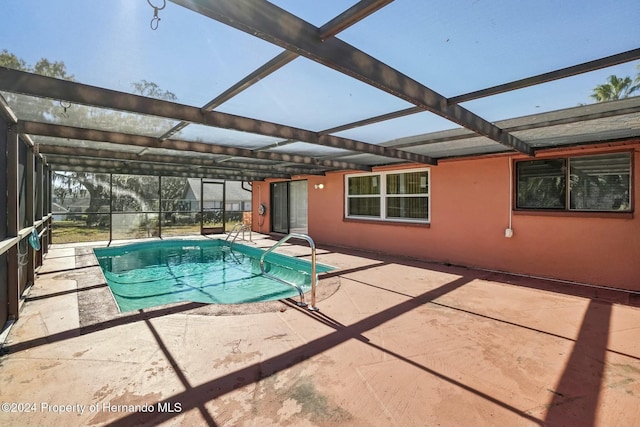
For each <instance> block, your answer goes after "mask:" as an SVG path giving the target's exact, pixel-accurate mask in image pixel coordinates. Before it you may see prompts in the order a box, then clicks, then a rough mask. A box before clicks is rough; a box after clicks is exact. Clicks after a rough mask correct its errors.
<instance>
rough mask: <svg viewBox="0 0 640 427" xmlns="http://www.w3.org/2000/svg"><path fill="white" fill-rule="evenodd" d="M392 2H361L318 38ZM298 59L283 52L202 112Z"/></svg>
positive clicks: (182, 125) (322, 30) (172, 131)
mask: <svg viewBox="0 0 640 427" xmlns="http://www.w3.org/2000/svg"><path fill="white" fill-rule="evenodd" d="M392 1H393V0H362V1H360V2H358V3H357V4H355V5H354V6H352V7H350V8H349V9H347V10H346V11H345V12H343V13H341V14H340V15H338V16H337V17H335V18H334V19H332V20H331V21H329V22H327V23H326V24H325V25H323V26H322V27H321V28H320V38H322V39H326V38H328V37H330V36H333V35H336V34H338V33H339V32H340V31H343V30H345V29H346V28H348V27H349V26H351V25H353V24H355V23H356V22H358V21H360V20H362V19H364V18H365V17H366V16H368V15H370V14H372V13H374V12H375V11H376V10H378V9H380V8H382V7H384V6H386V5H387V4H389V3H391V2H392ZM297 57H298V54H296V53H295V52H291V51H288V50H285V51H284V52H282V53H280V54H279V55H277V56H276V57H274V58H272V59H271V60H270V61H268V62H267V63H265V64H264V65H262V66H261V67H259V68H258V69H256V70H255V71H253V72H252V73H250V74H249V75H248V76H246V77H245V78H243V79H242V80H240V81H239V82H237V83H236V84H234V85H233V86H231V87H230V88H229V89H227V90H225V91H224V92H223V93H221V94H220V95H218V96H217V97H215V98H214V99H212V100H211V101H209V102H208V103H206V104H205V105H204V106H203V107H202V110H203V111H211V110H214V109H216V108H217V107H218V106H220V105H222V104H223V103H225V102H227V101H228V100H229V99H231V98H233V97H234V96H236V95H238V94H239V93H241V92H242V91H244V90H245V89H247V88H249V87H251V86H253V85H254V84H255V83H257V82H259V81H260V80H262V79H263V78H265V77H267V76H268V75H270V74H272V73H273V72H275V71H277V70H279V69H280V68H282V67H284V66H285V65H287V64H288V63H289V62H291V61H293V60H294V59H296V58H297ZM188 124H189V123H188V122H184V121H183V122H180V123H178V124H177V125H175V126H174V127H172V128H171V129H169V130H168V131H167V132H165V133H164V134H163V135H162V136H161V137H160V139H161V140H165V139H168V138H170V137H171V136H172V135H174V134H175V133H176V132H178V131H180V130H182V129H184V128H185V127H186V126H187V125H188Z"/></svg>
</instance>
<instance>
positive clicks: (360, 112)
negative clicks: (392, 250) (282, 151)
mask: <svg viewBox="0 0 640 427" xmlns="http://www.w3.org/2000/svg"><path fill="white" fill-rule="evenodd" d="M151 2H152V3H153V4H156V5H161V4H162V2H163V0H151ZM273 3H275V4H276V5H278V6H279V7H281V8H283V9H285V10H288V11H290V12H292V13H295V14H297V15H299V16H300V17H302V18H303V19H305V20H307V21H308V22H310V23H312V24H313V25H316V26H321V25H323V24H324V23H325V22H327V21H329V20H330V19H331V18H333V17H334V16H335V15H338V14H339V13H340V12H342V11H343V10H346V9H347V8H348V7H350V6H351V5H353V4H354V3H355V0H323V1H317V0H275V1H273ZM2 8H3V15H4V16H5V17H7V16H8V17H10V19H4V20H3V21H4V22H3V25H2V26H1V27H0V50H2V49H7V50H8V51H9V52H12V53H14V54H16V55H17V56H18V57H20V58H22V59H24V60H25V61H26V62H27V63H28V64H30V65H33V64H35V62H37V61H38V60H39V59H40V58H47V59H49V60H55V61H63V62H64V63H65V64H66V66H67V70H68V72H69V73H71V74H73V75H74V76H75V78H76V80H77V81H79V82H82V83H86V84H90V85H96V86H101V87H106V88H109V89H115V90H120V91H125V92H131V91H132V86H131V84H132V83H134V82H138V81H141V80H143V79H144V80H147V81H151V82H154V83H156V84H158V85H159V86H160V87H161V88H162V89H164V90H168V91H171V92H173V93H175V94H176V95H177V97H178V102H180V103H183V104H188V105H194V106H202V105H204V104H205V103H207V102H208V101H210V100H211V99H213V98H215V97H216V96H217V95H219V94H220V93H222V92H223V91H224V90H225V89H227V88H228V87H229V86H231V85H233V84H234V83H235V82H237V81H238V80H240V79H241V78H243V77H244V76H246V75H247V74H249V73H250V72H252V71H253V70H255V69H256V68H258V67H259V66H260V65H262V64H263V63H265V62H266V61H268V60H269V59H271V58H272V57H274V56H276V55H277V54H278V53H280V52H281V51H282V49H281V48H279V47H277V46H274V45H272V44H270V43H268V42H265V41H263V40H260V39H258V38H256V37H253V36H251V35H248V34H245V33H242V32H240V31H238V30H235V29H233V28H230V27H227V26H225V25H223V24H220V23H218V22H215V21H212V20H210V19H209V18H206V17H203V16H200V15H198V14H196V13H194V12H192V11H189V10H187V9H184V8H182V7H180V6H177V5H176V4H173V3H171V2H169V1H167V6H166V8H164V9H162V10H160V11H159V17H160V19H161V20H160V22H159V23H158V28H157V30H155V31H154V30H152V29H151V28H150V21H151V18H152V17H153V9H152V8H151V7H150V5H149V3H148V1H147V0H91V1H87V0H57V1H55V2H52V1H44V0H2ZM639 22H640V3H638V1H637V0H618V1H616V0H610V1H604V0H603V1H593V0H536V1H519V0H493V1H488V0H429V1H427V0H395V1H394V2H392V3H391V4H390V5H388V6H386V7H385V8H383V9H382V10H380V11H378V12H376V13H375V14H373V15H371V16H369V17H367V18H366V19H365V20H363V21H361V22H359V23H357V24H356V25H355V26H353V27H351V28H348V29H347V30H345V31H344V32H342V33H340V34H339V35H338V36H337V37H339V38H340V39H342V40H343V41H345V42H347V43H349V44H352V45H353V46H355V47H356V48H358V49H361V50H363V51H365V52H367V53H368V54H370V55H372V56H374V57H376V58H377V59H379V60H381V61H383V62H385V63H387V64H388V65H390V66H392V67H394V68H396V69H397V70H399V71H401V72H402V73H404V74H406V75H408V76H409V77H411V78H413V79H415V80H417V81H419V82H420V83H422V84H423V85H425V86H427V87H429V88H431V89H433V90H435V91H436V92H438V93H441V94H442V95H444V96H447V97H451V96H456V95H460V94H463V93H467V92H470V91H474V90H478V89H482V88H485V87H489V86H493V85H496V84H501V83H506V82H509V81H512V80H516V79H521V78H525V77H529V76H532V75H536V74H539V73H544V72H549V71H553V70H556V69H559V68H564V67H568V66H572V65H576V64H579V63H582V62H586V61H590V60H594V59H598V58H601V57H604V56H608V55H613V54H616V53H620V52H624V51H627V50H631V49H635V48H638V47H640V25H638V23H639ZM637 64H638V61H635V62H633V63H628V64H623V65H619V66H616V67H612V68H609V69H604V70H599V71H596V72H592V73H588V74H585V75H582V76H576V77H572V78H568V79H563V80H561V81H557V82H552V83H547V84H544V85H539V86H536V87H533V88H527V89H523V90H519V91H515V92H513V93H509V94H503V95H497V96H493V97H489V98H485V99H480V100H476V101H471V102H468V103H465V104H463V106H464V107H465V108H468V109H469V110H471V111H473V112H475V113H477V114H479V115H481V116H483V117H484V118H486V119H488V120H490V121H496V120H502V119H507V118H512V117H517V116H522V115H528V114H536V113H539V112H543V111H552V110H556V109H561V108H568V107H573V106H577V105H579V104H583V103H590V102H593V100H591V99H590V98H589V95H590V94H591V90H592V88H593V87H595V86H596V85H597V84H601V83H604V82H605V81H606V78H607V77H608V76H609V75H611V74H615V75H618V76H632V77H635V76H636V75H637V74H638V72H639V71H640V70H639V69H637V68H636V66H637ZM410 106H411V105H410V104H408V103H407V102H405V101H403V100H400V99H398V98H396V97H394V96H392V95H389V94H387V93H384V92H380V91H379V90H377V89H374V88H372V87H371V86H368V85H366V84H364V83H362V82H359V81H357V80H354V79H352V78H350V77H347V76H344V75H341V74H340V73H337V72H335V71H333V70H330V69H328V68H326V67H324V66H322V65H319V64H317V63H314V62H312V61H310V60H308V59H305V58H298V59H296V60H295V61H293V62H292V63H290V64H288V65H287V66H285V67H284V68H283V69H281V70H279V71H278V72H276V73H274V74H273V75H271V76H268V77H266V78H265V79H263V80H262V81H261V82H259V83H258V84H256V85H254V86H253V87H251V88H249V89H248V90H246V91H245V92H243V93H242V94H240V95H239V96H237V97H236V98H234V99H232V100H230V101H228V102H227V103H225V104H223V105H222V106H220V107H218V108H217V110H218V111H222V112H227V113H232V114H238V115H243V116H247V117H252V118H257V119H263V120H268V121H273V122H276V123H281V124H286V125H290V126H296V127H302V128H306V129H310V130H314V131H320V130H323V129H327V128H331V127H335V126H339V125H342V124H344V123H349V122H352V121H356V120H361V119H364V118H367V117H370V116H374V115H379V114H384V113H388V112H392V111H396V110H400V109H404V108H407V107H410ZM455 127H457V125H454V124H452V123H450V122H448V121H446V120H444V119H441V118H440V117H437V116H434V115H433V114H430V113H420V114H417V115H414V116H409V117H405V118H402V119H396V120H393V121H390V122H387V123H380V124H376V125H371V126H367V127H364V128H361V129H355V130H351V131H347V132H344V133H341V135H342V136H348V137H351V138H354V139H359V140H363V141H366V142H373V143H378V142H383V141H386V140H391V139H395V138H399V137H400V136H406V135H412V134H420V133H426V132H431V131H436V130H443V129H450V128H455ZM200 131H202V130H201V129H200ZM189 132H190V131H189V128H187V130H185V131H184V135H183V136H184V137H185V139H188V137H189ZM192 132H195V130H194V131H192ZM234 137H235V136H234V135H230V136H229V138H231V140H233V138H234Z"/></svg>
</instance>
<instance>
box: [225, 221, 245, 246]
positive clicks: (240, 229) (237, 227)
mask: <svg viewBox="0 0 640 427" xmlns="http://www.w3.org/2000/svg"><path fill="white" fill-rule="evenodd" d="M234 231H235V235H234V236H233V240H231V246H233V244H234V243H235V241H236V239H237V238H238V235H239V234H240V233H241V232H242V240H245V238H244V232H245V231H248V232H249V241H250V242H251V241H252V239H251V227H250V226H249V225H247V224H243V223H239V224H236V225H234V226H233V228H232V229H231V231H230V232H229V234H227V238H226V239H224V240H225V241H228V240H229V237H231V235H232V234H233V232H234Z"/></svg>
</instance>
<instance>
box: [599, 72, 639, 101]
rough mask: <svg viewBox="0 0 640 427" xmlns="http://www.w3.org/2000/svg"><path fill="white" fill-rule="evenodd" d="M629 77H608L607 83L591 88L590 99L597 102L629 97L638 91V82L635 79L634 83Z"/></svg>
mask: <svg viewBox="0 0 640 427" xmlns="http://www.w3.org/2000/svg"><path fill="white" fill-rule="evenodd" d="M633 83H634V81H633V80H631V77H618V76H614V75H612V76H609V79H608V80H607V83H604V84H601V85H598V86H596V87H595V88H593V94H592V95H591V98H593V99H595V100H596V101H598V102H605V101H613V100H616V99H621V98H626V97H628V96H631V94H633V92H635V91H637V90H638V89H640V81H638V78H636V83H638V84H635V85H634V84H633Z"/></svg>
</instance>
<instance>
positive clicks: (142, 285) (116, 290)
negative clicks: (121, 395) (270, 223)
mask: <svg viewBox="0 0 640 427" xmlns="http://www.w3.org/2000/svg"><path fill="white" fill-rule="evenodd" d="M94 253H95V255H96V258H97V259H98V263H99V264H100V267H101V268H102V272H103V273H104V276H105V278H106V280H107V284H108V285H109V288H110V289H111V292H112V293H113V296H114V297H115V300H116V302H117V303H118V306H119V307H120V311H122V312H126V311H133V310H139V309H142V308H148V307H153V306H157V305H163V304H169V303H173V302H179V301H193V302H204V303H218V304H237V303H246V302H257V301H270V300H277V299H281V298H287V297H295V296H297V295H298V291H297V290H296V289H295V288H293V287H292V286H288V285H286V284H284V283H281V282H279V281H277V280H273V279H270V278H268V277H265V276H263V275H262V271H261V270H260V256H261V255H262V253H263V251H262V250H261V249H258V248H254V247H250V246H245V245H240V244H237V243H236V244H234V245H233V249H230V248H229V245H228V243H227V242H225V241H223V240H166V241H161V242H144V243H134V244H131V245H126V246H117V247H111V248H96V249H94ZM331 269H332V268H331V267H328V266H325V265H321V264H317V265H316V271H317V273H321V272H325V271H329V270H331ZM265 270H266V271H267V272H268V273H269V274H271V275H274V276H276V277H279V278H281V279H284V280H286V281H288V282H292V283H295V284H298V285H300V286H301V287H302V290H303V291H304V292H307V291H308V290H310V289H311V263H310V262H308V261H306V260H301V259H298V258H293V257H289V256H286V255H281V254H277V253H273V252H272V253H270V254H269V255H267V257H266V258H265Z"/></svg>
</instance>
